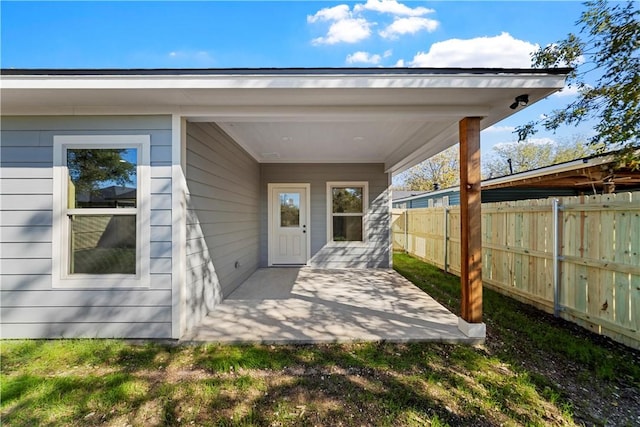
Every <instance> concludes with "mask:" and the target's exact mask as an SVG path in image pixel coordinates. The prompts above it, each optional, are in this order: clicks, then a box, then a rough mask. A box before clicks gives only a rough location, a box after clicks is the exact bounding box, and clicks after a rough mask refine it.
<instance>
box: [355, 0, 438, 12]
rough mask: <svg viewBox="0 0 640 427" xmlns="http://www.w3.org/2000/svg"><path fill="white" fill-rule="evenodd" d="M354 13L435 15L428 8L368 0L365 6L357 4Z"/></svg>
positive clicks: (389, 0)
mask: <svg viewBox="0 0 640 427" xmlns="http://www.w3.org/2000/svg"><path fill="white" fill-rule="evenodd" d="M353 10H354V12H361V11H363V10H370V11H373V12H378V13H390V14H392V15H399V16H423V15H426V14H427V13H433V12H434V10H433V9H427V8H426V7H416V8H411V7H409V6H406V5H404V4H401V3H398V2H397V1H396V0H367V2H366V3H365V4H357V5H355V6H354V8H353Z"/></svg>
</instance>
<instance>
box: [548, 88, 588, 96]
mask: <svg viewBox="0 0 640 427" xmlns="http://www.w3.org/2000/svg"><path fill="white" fill-rule="evenodd" d="M591 87H592V86H589V85H587V86H586V89H589V88H591ZM579 94H580V88H579V87H578V86H576V85H573V86H565V87H564V88H562V90H561V91H560V92H556V93H554V94H553V95H551V96H555V97H558V98H566V97H568V96H577V95H579Z"/></svg>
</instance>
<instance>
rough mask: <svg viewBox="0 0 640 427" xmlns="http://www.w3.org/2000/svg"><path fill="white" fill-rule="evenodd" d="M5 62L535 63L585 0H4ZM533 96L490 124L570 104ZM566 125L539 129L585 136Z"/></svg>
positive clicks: (493, 133)
mask: <svg viewBox="0 0 640 427" xmlns="http://www.w3.org/2000/svg"><path fill="white" fill-rule="evenodd" d="M0 7H1V10H0V13H1V40H0V43H1V45H0V47H1V55H0V60H1V66H2V68H207V67H211V68H235V67H345V66H348V67H379V66H385V67H395V66H404V67H413V66H425V67H456V66H476V67H491V66H495V67H529V66H530V61H529V58H530V57H529V54H530V52H531V51H533V50H535V49H536V48H537V47H539V46H544V45H546V44H549V43H552V42H554V41H557V40H559V39H562V38H563V37H565V36H566V35H567V33H569V32H577V31H578V29H577V28H576V27H575V22H576V21H577V20H578V19H579V17H580V13H581V12H582V11H583V10H584V6H583V5H582V3H580V2H577V1H547V2H543V1H534V2H527V1H496V2H490V1H466V2H462V1H439V2H438V1H435V2H434V1H404V2H402V1H396V0H362V1H359V2H342V1H332V2H316V1H279V2H275V1H258V2H253V1H233V2H232V1H227V2H223V1H195V2H170V1H161V2H152V1H142V2H131V1H117V2H79V1H67V2H31V1H20V2H11V1H4V0H3V1H2V3H1V4H0ZM570 99H571V98H570V94H567V93H566V92H565V94H563V95H560V96H558V95H555V96H552V97H550V98H549V99H548V100H545V101H543V102H541V103H539V104H536V105H532V106H530V107H527V108H525V109H523V110H522V111H520V112H518V114H516V115H515V116H513V117H512V118H510V119H507V120H506V121H503V122H502V123H500V124H499V126H496V127H494V128H493V129H490V130H489V131H485V132H483V149H484V151H485V152H486V151H488V150H489V149H490V147H491V146H492V145H494V144H496V143H501V142H509V141H513V140H514V139H515V136H514V134H513V133H512V130H513V126H515V125H518V124H522V123H525V122H527V121H529V120H531V119H535V118H537V117H538V116H539V115H540V114H543V113H544V112H546V111H549V110H550V109H552V108H559V107H561V106H563V105H566V103H567V101H568V100H570ZM588 133H589V129H588V128H587V127H583V128H581V129H563V130H562V131H560V132H559V133H558V134H557V135H547V134H539V135H537V137H540V138H569V137H571V136H573V135H576V134H582V135H588Z"/></svg>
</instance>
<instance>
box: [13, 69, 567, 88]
mask: <svg viewBox="0 0 640 427" xmlns="http://www.w3.org/2000/svg"><path fill="white" fill-rule="evenodd" d="M564 81H565V76H564V75H554V74H540V73H531V74H525V73H521V72H519V73H517V74H516V73H514V74H509V73H508V72H502V73H495V74H489V73H487V74H471V73H469V74H465V73H455V74H436V75H432V74H429V73H426V74H406V75H398V74H392V75H385V74H380V75H371V74H363V75H357V74H334V75H317V74H309V75H304V74H296V75H244V74H243V75H235V76H234V75H206V76H202V75H179V76H171V75H166V76H165V75H133V76H132V75H91V76H86V75H64V76H61V75H18V76H16V75H4V76H2V79H1V80H0V88H2V89H330V88H333V89H347V88H354V89H359V88H362V89H366V88H381V89H394V88H396V89H417V88H425V89H447V88H451V89H461V88H478V89H487V88H489V89H499V88H522V89H536V88H549V87H550V86H551V87H557V88H562V87H564Z"/></svg>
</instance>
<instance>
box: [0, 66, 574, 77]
mask: <svg viewBox="0 0 640 427" xmlns="http://www.w3.org/2000/svg"><path fill="white" fill-rule="evenodd" d="M571 71H572V68H399V67H393V68H126V69H124V68H123V69H118V68H76V69H71V68H69V69H59V68H3V69H0V75H3V76H133V75H144V76H160V75H176V76H182V75H203V76H208V75H298V74H300V75H302V74H312V75H331V74H354V75H355V74H371V75H375V74H392V75H403V74H406V75H419V74H435V75H437V74H552V75H564V74H568V73H569V72H571Z"/></svg>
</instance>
